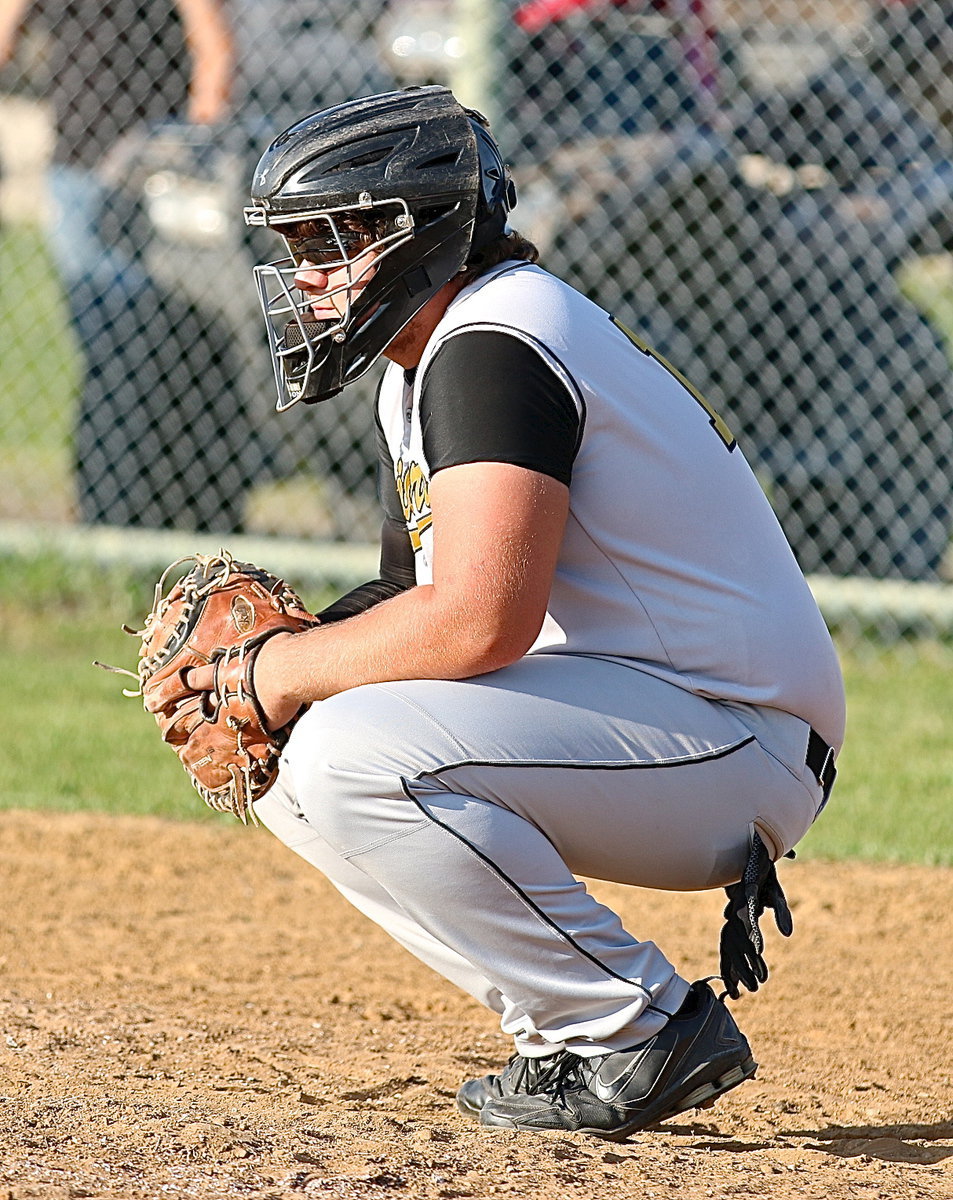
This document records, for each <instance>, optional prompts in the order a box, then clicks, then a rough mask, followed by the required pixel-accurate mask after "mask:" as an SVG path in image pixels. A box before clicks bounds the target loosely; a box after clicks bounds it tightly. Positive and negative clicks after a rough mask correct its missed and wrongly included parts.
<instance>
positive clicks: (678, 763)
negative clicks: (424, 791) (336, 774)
mask: <svg viewBox="0 0 953 1200" xmlns="http://www.w3.org/2000/svg"><path fill="white" fill-rule="evenodd" d="M754 741H757V738H756V737H755V736H754V734H750V735H749V736H748V737H746V738H742V739H741V741H740V742H733V743H732V744H731V745H730V746H719V747H718V749H717V750H705V751H703V752H702V753H701V754H685V755H682V756H680V757H679V758H661V759H655V760H653V761H652V762H624V763H619V762H605V763H598V762H591V761H590V762H566V761H565V760H563V759H533V760H531V761H530V760H526V761H525V762H514V761H511V760H507V759H482V758H465V759H461V760H460V761H459V762H453V763H445V764H444V765H443V766H442V767H435V768H434V769H433V770H432V771H421V772H420V774H419V775H415V776H414V777H413V778H414V779H415V780H420V779H425V778H427V779H433V778H434V777H435V776H438V775H441V774H443V773H444V772H445V771H456V770H459V768H460V767H504V768H506V767H511V768H515V769H517V770H518V769H519V768H521V767H528V768H530V769H546V768H549V767H552V768H554V769H557V770H560V771H664V770H666V769H667V768H669V767H690V766H694V764H695V763H705V762H716V761H717V760H718V759H719V758H727V757H728V755H729V754H734V753H735V751H737V750H743V749H744V748H745V746H750V745H751V743H752V742H754Z"/></svg>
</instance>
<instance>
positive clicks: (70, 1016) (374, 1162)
mask: <svg viewBox="0 0 953 1200" xmlns="http://www.w3.org/2000/svg"><path fill="white" fill-rule="evenodd" d="M783 869H784V879H785V883H786V886H787V890H788V894H789V897H790V898H791V900H792V902H793V907H794V914H795V922H796V926H797V928H796V931H795V937H794V938H793V939H792V940H791V941H790V942H784V941H782V939H780V938H779V937H777V936H776V935H775V936H774V937H773V938H771V939H770V945H769V950H770V953H769V960H770V961H771V963H772V965H773V967H774V970H773V973H772V978H771V980H770V982H769V984H768V986H767V988H766V989H765V990H764V991H762V992H760V993H758V995H757V996H753V997H748V998H746V999H744V1000H742V1001H740V1002H739V1003H738V1004H737V1005H736V1006H735V1011H736V1015H738V1017H739V1021H740V1023H741V1024H742V1025H743V1027H744V1028H745V1031H746V1032H747V1033H748V1035H749V1037H750V1039H751V1042H752V1045H753V1047H754V1050H755V1055H756V1057H757V1058H758V1059H759V1061H760V1062H761V1068H760V1070H759V1073H758V1078H757V1079H756V1080H755V1081H753V1082H751V1083H748V1084H746V1085H745V1086H744V1087H742V1088H739V1089H738V1090H737V1091H735V1092H732V1093H731V1094H730V1095H728V1096H726V1097H724V1098H723V1099H722V1100H721V1101H720V1102H719V1104H718V1105H717V1106H716V1107H714V1108H712V1109H710V1110H707V1111H705V1112H704V1113H697V1114H689V1115H687V1116H684V1117H679V1118H676V1119H675V1120H673V1121H671V1122H669V1123H667V1124H666V1125H664V1126H660V1127H659V1128H658V1129H657V1130H652V1131H648V1132H644V1133H641V1134H638V1135H636V1136H635V1137H634V1138H633V1139H631V1140H630V1141H629V1142H627V1143H624V1144H620V1145H615V1144H612V1143H606V1142H601V1141H597V1140H595V1139H590V1138H585V1137H582V1136H579V1135H573V1136H566V1135H555V1134H553V1135H543V1136H534V1135H528V1134H516V1133H510V1132H505V1131H503V1132H495V1131H492V1130H486V1131H484V1130H481V1129H480V1127H479V1126H477V1125H474V1124H471V1123H469V1122H468V1121H467V1120H466V1119H465V1118H464V1117H462V1116H461V1115H459V1114H458V1113H457V1112H456V1111H455V1109H454V1106H453V1094H454V1092H455V1090H456V1088H457V1086H458V1085H459V1083H460V1082H461V1080H463V1079H465V1078H467V1077H468V1076H470V1075H472V1074H483V1073H485V1072H486V1071H487V1070H488V1069H491V1068H493V1067H494V1066H496V1065H498V1064H500V1063H502V1062H503V1061H505V1059H506V1057H507V1054H508V1047H507V1043H506V1042H505V1040H504V1039H503V1038H502V1036H501V1035H500V1033H499V1032H498V1030H497V1029H496V1027H495V1022H494V1019H493V1018H492V1017H491V1016H490V1015H489V1014H488V1013H486V1012H484V1011H483V1010H482V1009H480V1008H479V1007H477V1006H476V1005H475V1004H474V1003H473V1002H471V1001H470V1000H469V998H468V997H466V996H463V995H461V994H459V993H457V992H455V991H454V990H453V988H451V987H450V985H449V984H445V983H444V982H443V981H442V980H440V979H438V978H437V977H435V976H433V975H431V974H430V973H429V972H428V970H427V969H426V968H424V967H423V966H421V965H420V964H418V963H417V962H416V961H415V960H413V959H412V958H410V957H409V956H408V955H406V954H405V953H404V952H403V951H402V950H400V949H399V948H398V947H397V946H396V945H394V944H392V943H391V942H390V941H389V940H388V939H387V938H386V937H385V936H384V935H383V934H382V933H380V931H378V930H377V929H376V928H375V927H374V926H372V925H370V924H369V923H367V922H366V921H365V920H364V919H363V918H361V917H360V916H359V915H358V914H357V913H355V912H353V910H351V909H349V908H348V906H347V905H346V904H345V903H344V902H343V901H342V900H341V899H340V898H339V897H338V896H337V895H336V893H334V892H333V891H332V889H331V888H330V887H329V886H328V885H327V884H326V883H325V882H324V881H323V879H322V878H321V877H320V876H318V875H317V874H316V873H315V872H313V871H311V870H310V869H309V868H308V867H307V866H306V865H305V864H304V863H301V862H300V861H299V860H298V859H297V858H295V857H294V856H293V855H292V854H291V853H290V852H288V851H287V850H285V849H284V848H283V847H282V846H280V845H278V844H277V843H276V842H274V841H273V840H272V839H271V837H270V835H268V834H267V833H265V832H264V831H261V830H245V829H242V828H240V827H237V826H236V827H234V828H232V827H229V828H226V829H222V828H219V827H210V826H207V825H176V824H172V823H166V822H162V821H158V820H145V819H139V820H137V819H132V818H129V819H122V820H115V819H108V818H105V817H98V816H85V815H78V816H55V817H49V816H40V815H33V814H28V813H20V812H7V813H4V814H2V817H0V880H2V893H0V894H2V897H3V916H4V921H3V926H2V930H0V984H2V986H0V1200H25V1198H26V1197H32V1198H44V1200H54V1198H55V1200H67V1198H73V1197H123V1198H129V1200H133V1198H135V1200H138V1198H139V1197H150V1198H154V1197H163V1196H168V1197H198V1198H201V1200H211V1198H213V1197H214V1198H216V1200H217V1198H219V1197H221V1198H224V1197H263V1198H265V1197H267V1198H273V1200H279V1198H280V1200H293V1198H294V1200H300V1198H301V1197H316V1196H317V1197H322V1196H331V1197H335V1196H337V1197H384V1196H387V1197H393V1196H408V1197H410V1196H412V1197H424V1198H430V1197H463V1196H473V1197H482V1196H491V1195H510V1196H527V1197H529V1196H534V1197H537V1196H538V1197H545V1198H553V1200H557V1198H561V1197H577V1196H578V1197H599V1198H601V1197H604V1196H605V1197H611V1198H612V1200H630V1198H631V1200H635V1198H636V1197H638V1198H639V1200H643V1198H646V1197H648V1198H659V1197H668V1196H673V1195H674V1194H675V1193H676V1192H677V1193H679V1194H680V1195H682V1196H687V1197H696V1196H697V1197H721V1196H729V1195H730V1196H762V1195H763V1196H769V1195H770V1196H772V1197H775V1198H777V1197H780V1198H781V1200H787V1198H789V1197H790V1198H792V1200H793V1198H794V1197H798V1198H799V1200H800V1198H802V1197H818V1198H821V1197H823V1198H825V1200H843V1198H844V1197H864V1198H871V1200H872V1198H884V1200H886V1198H889V1200H897V1198H901V1197H929V1198H931V1200H934V1198H949V1197H953V1119H951V1118H953V1062H951V1053H950V1050H951V1043H953V1037H951V1023H950V1010H951V1004H950V993H951V982H953V963H951V955H950V934H949V917H948V913H949V910H950V902H951V898H953V872H950V871H943V870H929V869H918V868H909V867H888V868H873V867H865V866H858V865H847V866H844V865H837V866H832V865H824V864H818V863H795V864H787V863H786V864H784V868H783ZM593 890H594V891H596V892H597V894H599V895H600V896H601V897H604V898H607V899H610V900H611V901H612V902H613V903H615V904H617V905H618V906H619V907H620V908H621V909H622V911H623V915H624V916H625V917H626V919H627V923H628V924H629V927H630V928H631V929H633V930H634V931H635V932H637V933H639V934H640V935H641V936H644V937H654V938H657V939H658V940H660V941H661V943H662V944H663V946H664V947H665V948H666V950H667V951H668V952H669V953H670V954H671V955H673V956H674V958H675V961H676V962H677V963H678V964H679V966H680V967H681V969H682V970H683V972H684V973H687V974H688V975H689V976H696V975H703V974H707V973H708V972H710V971H711V970H712V969H713V968H714V966H715V953H714V952H715V944H716V939H717V929H718V926H719V920H718V913H719V910H720V907H721V894H720V893H719V894H717V895H715V894H711V895H699V896H694V895H693V896H672V895H668V894H664V893H657V892H644V891H639V890H637V889H623V888H617V887H610V886H607V885H594V887H593ZM696 1118H697V1119H696Z"/></svg>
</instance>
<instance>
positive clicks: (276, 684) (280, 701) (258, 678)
mask: <svg viewBox="0 0 953 1200" xmlns="http://www.w3.org/2000/svg"><path fill="white" fill-rule="evenodd" d="M298 637H299V635H298V634H295V633H276V634H275V635H274V636H273V637H270V638H269V639H268V641H267V642H265V643H264V645H262V646H261V647H260V648H259V650H258V653H257V655H256V657H255V667H254V673H255V694H256V696H257V697H258V704H259V706H260V708H261V710H262V712H263V713H264V714H265V717H266V724H267V727H268V729H270V730H276V729H281V728H282V727H283V726H284V725H287V724H288V722H289V721H291V720H292V719H293V718H294V717H295V716H296V715H297V713H298V711H299V709H300V708H301V707H302V705H304V704H307V703H308V698H307V697H306V696H305V695H304V689H303V687H302V686H301V684H300V681H299V680H297V678H296V674H297V673H296V671H295V670H294V662H295V661H296V656H295V648H294V646H293V643H294V642H295V641H296V640H297V638H298Z"/></svg>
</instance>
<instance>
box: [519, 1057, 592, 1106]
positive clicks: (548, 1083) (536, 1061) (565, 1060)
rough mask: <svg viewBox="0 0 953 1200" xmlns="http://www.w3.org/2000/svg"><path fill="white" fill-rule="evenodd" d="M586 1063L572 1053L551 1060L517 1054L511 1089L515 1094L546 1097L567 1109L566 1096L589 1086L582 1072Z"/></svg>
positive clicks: (549, 1058) (550, 1058)
mask: <svg viewBox="0 0 953 1200" xmlns="http://www.w3.org/2000/svg"><path fill="white" fill-rule="evenodd" d="M584 1062H585V1060H584V1059H581V1058H580V1057H579V1055H578V1054H572V1053H570V1051H568V1050H562V1051H560V1052H559V1053H558V1054H552V1055H549V1056H548V1057H547V1058H527V1057H525V1055H522V1054H514V1055H513V1057H512V1058H511V1059H510V1062H509V1066H510V1067H513V1071H512V1076H511V1083H510V1087H511V1089H512V1090H513V1091H514V1092H521V1093H525V1094H527V1095H531V1096H542V1097H544V1098H545V1099H547V1100H549V1101H551V1102H552V1103H554V1104H559V1105H561V1107H563V1108H565V1107H567V1106H566V1104H565V1096H566V1093H567V1092H570V1091H578V1090H579V1088H582V1087H585V1086H586V1080H585V1077H584V1075H583V1072H582V1067H583V1064H584Z"/></svg>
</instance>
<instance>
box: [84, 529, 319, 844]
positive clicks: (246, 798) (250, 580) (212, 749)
mask: <svg viewBox="0 0 953 1200" xmlns="http://www.w3.org/2000/svg"><path fill="white" fill-rule="evenodd" d="M188 562H194V564H195V565H194V566H193V568H192V569H191V570H190V571H189V572H188V573H187V574H185V575H183V576H182V577H181V578H180V579H179V580H178V582H176V583H175V584H174V585H173V586H172V588H171V590H170V591H169V593H168V595H165V596H164V595H163V591H164V589H165V586H166V581H167V579H168V578H169V576H170V574H171V573H172V572H173V571H174V570H175V568H176V567H179V566H181V565H182V564H183V563H188ZM318 623H319V622H318V618H317V617H315V616H314V615H313V614H312V613H310V612H308V610H307V609H306V608H305V607H304V605H303V603H302V602H301V600H300V598H299V597H298V595H297V594H296V593H295V592H294V591H293V590H292V589H291V588H290V587H288V585H287V584H285V583H284V582H283V581H282V580H280V579H278V578H276V577H275V576H274V575H271V574H269V573H268V572H267V571H264V570H262V569H261V568H260V567H256V566H253V565H252V564H251V563H242V562H236V561H235V560H234V559H233V558H232V556H231V555H230V554H228V553H227V551H225V550H222V551H221V552H220V553H219V554H216V555H203V554H196V555H192V556H191V557H189V558H180V559H178V560H177V561H176V562H174V563H172V564H171V565H170V566H169V567H167V568H166V570H165V571H164V572H163V573H162V576H161V578H160V579H159V582H158V583H157V584H156V595H155V603H154V605H153V608H152V612H151V613H149V615H148V617H146V622H145V625H144V626H143V628H142V629H141V630H138V631H137V630H132V629H128V628H127V632H128V633H133V634H135V636H137V637H139V638H140V639H141V640H142V646H141V648H140V650H139V669H138V673H137V674H136V675H133V678H137V679H138V680H139V689H138V690H137V691H134V692H133V691H127V692H126V695H129V696H139V695H141V696H142V699H143V704H144V706H145V708H146V711H147V712H151V713H152V714H153V715H154V716H155V718H156V721H157V722H158V725H159V729H160V731H161V733H162V737H163V739H164V740H165V741H167V742H168V743H169V744H170V745H171V746H172V747H173V748H174V749H175V752H176V754H178V756H179V759H180V760H181V762H182V766H183V767H184V768H185V770H186V772H187V774H188V775H189V777H190V779H191V780H192V784H193V786H194V787H195V790H196V791H197V792H198V793H199V795H200V796H201V797H202V799H203V800H204V801H205V803H206V804H208V805H209V807H210V808H214V809H217V810H218V811H220V812H231V813H234V814H235V816H237V817H239V818H240V819H241V820H242V821H246V820H247V818H248V814H249V813H251V815H252V819H253V820H254V810H253V809H252V808H251V805H252V804H253V803H254V801H255V800H257V799H258V798H259V797H260V796H263V795H264V794H265V792H267V791H268V789H269V788H270V787H271V785H272V784H273V783H274V781H275V779H276V777H277V775H278V756H279V754H280V753H281V749H282V747H283V746H284V745H285V743H286V742H287V740H288V736H289V734H290V733H291V730H292V728H293V726H294V721H290V722H289V723H288V724H287V725H285V726H284V727H283V728H281V729H279V730H276V731H274V732H271V731H269V730H268V729H266V728H265V716H264V713H263V712H262V710H261V708H260V707H259V705H258V700H257V698H256V695H255V679H254V671H255V659H256V658H257V656H258V652H259V651H260V649H261V647H262V646H263V645H264V643H265V642H266V641H268V639H269V638H272V637H274V636H275V634H278V633H300V632H302V631H303V630H305V629H310V628H312V627H313V626H315V625H317V624H318ZM124 628H125V627H124ZM98 665H100V666H102V665H104V664H98ZM209 665H211V666H212V667H214V672H215V681H214V685H213V688H212V691H211V692H196V691H194V690H193V689H192V688H190V687H189V685H188V683H187V682H186V677H187V674H188V672H189V671H191V670H192V669H193V668H194V667H204V666H209ZM109 669H111V670H117V669H118V668H109ZM123 673H124V674H127V675H132V674H133V673H132V672H131V671H126V672H123Z"/></svg>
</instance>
